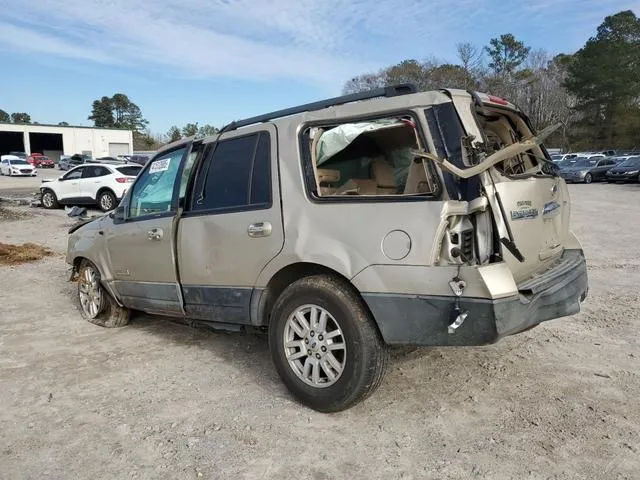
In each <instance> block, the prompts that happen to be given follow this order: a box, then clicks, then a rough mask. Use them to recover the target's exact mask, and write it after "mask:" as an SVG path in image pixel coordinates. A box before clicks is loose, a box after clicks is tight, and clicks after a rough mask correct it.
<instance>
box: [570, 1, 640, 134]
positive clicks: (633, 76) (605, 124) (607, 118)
mask: <svg viewBox="0 0 640 480" xmlns="http://www.w3.org/2000/svg"><path fill="white" fill-rule="evenodd" d="M568 72H569V75H568V78H567V81H566V83H565V85H566V87H567V89H568V90H569V91H570V92H571V93H572V94H574V95H575V96H576V98H577V99H578V103H577V105H576V110H577V111H578V112H579V113H580V117H581V119H580V124H579V125H577V126H576V127H577V130H578V131H579V135H580V136H581V137H584V138H585V139H588V141H587V142H585V143H586V144H594V145H595V144H602V145H606V146H607V147H609V146H613V145H625V146H627V145H629V146H633V145H635V142H636V141H637V140H636V138H637V133H634V134H633V135H632V137H633V138H629V137H628V136H627V135H628V134H625V133H624V132H625V131H626V130H627V129H626V128H625V127H626V126H628V125H630V124H637V123H638V114H639V112H638V100H639V98H640V19H638V17H636V15H635V14H634V13H633V12H632V11H630V10H628V11H623V12H620V13H617V14H615V15H611V16H608V17H606V18H605V19H604V22H603V23H602V24H601V25H600V26H599V27H598V31H597V34H596V36H595V37H592V38H590V39H589V40H588V41H587V43H586V45H585V46H584V47H583V48H581V49H580V50H579V51H578V52H577V53H576V54H575V55H574V56H573V59H572V60H570V61H568Z"/></svg>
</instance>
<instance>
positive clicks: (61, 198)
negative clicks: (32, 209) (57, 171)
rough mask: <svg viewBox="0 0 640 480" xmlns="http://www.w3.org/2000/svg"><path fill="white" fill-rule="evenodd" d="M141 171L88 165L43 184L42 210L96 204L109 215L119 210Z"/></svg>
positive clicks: (45, 181) (127, 167)
mask: <svg viewBox="0 0 640 480" xmlns="http://www.w3.org/2000/svg"><path fill="white" fill-rule="evenodd" d="M141 169H142V167H141V166H140V165H132V164H124V165H109V164H94V163H87V164H84V165H80V166H78V167H76V168H73V169H71V170H69V171H68V172H67V173H65V174H64V175H62V176H60V177H59V178H57V179H56V180H43V181H42V185H41V186H40V192H41V194H42V206H43V207H44V208H58V207H59V205H69V204H73V205H90V204H97V205H98V206H99V207H100V209H101V210H103V211H105V212H107V211H109V210H113V209H114V208H116V207H117V206H118V203H119V202H120V200H121V199H122V197H124V194H125V193H126V192H127V189H128V188H129V187H130V186H131V184H132V183H133V181H134V180H135V178H136V176H137V175H138V173H139V172H140V170H141Z"/></svg>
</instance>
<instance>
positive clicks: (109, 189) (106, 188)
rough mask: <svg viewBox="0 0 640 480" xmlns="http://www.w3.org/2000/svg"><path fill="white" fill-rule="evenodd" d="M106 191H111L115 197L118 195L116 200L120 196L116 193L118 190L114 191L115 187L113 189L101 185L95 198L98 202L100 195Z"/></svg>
mask: <svg viewBox="0 0 640 480" xmlns="http://www.w3.org/2000/svg"><path fill="white" fill-rule="evenodd" d="M104 192H109V193H111V194H112V195H113V196H114V197H116V200H117V199H118V196H117V195H116V192H114V191H113V189H112V188H111V187H107V186H104V187H100V188H99V189H98V191H97V192H96V198H95V201H96V202H97V201H98V199H99V198H100V195H102V194H103V193H104Z"/></svg>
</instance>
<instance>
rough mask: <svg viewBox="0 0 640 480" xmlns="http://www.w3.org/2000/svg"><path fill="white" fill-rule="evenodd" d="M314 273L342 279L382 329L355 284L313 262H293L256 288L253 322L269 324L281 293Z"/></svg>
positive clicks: (252, 302) (336, 272) (258, 324)
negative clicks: (262, 286)
mask: <svg viewBox="0 0 640 480" xmlns="http://www.w3.org/2000/svg"><path fill="white" fill-rule="evenodd" d="M314 275H330V276H333V277H336V278H338V279H340V280H341V281H342V282H343V283H344V284H345V285H347V286H348V287H349V288H350V289H351V290H352V291H353V292H354V293H355V294H356V295H357V296H358V297H359V298H360V300H361V301H362V305H363V306H364V308H365V309H366V310H367V311H368V312H369V314H370V315H371V318H373V320H374V323H375V324H376V327H377V328H378V331H379V330H380V327H379V326H378V322H377V320H376V319H375V317H374V316H373V313H372V312H371V310H370V309H369V306H368V305H367V303H366V302H365V301H364V299H363V298H362V295H361V294H360V291H359V290H358V289H357V288H356V287H355V285H354V284H353V283H352V282H351V281H350V280H349V279H348V278H347V277H345V276H344V275H343V274H341V273H340V272H338V271H337V270H334V269H332V268H329V267H327V266H324V265H321V264H319V263H313V262H296V263H291V264H289V265H287V266H285V267H283V268H281V269H280V270H278V272H276V273H275V274H274V275H273V276H272V277H271V279H269V282H268V283H267V286H266V287H265V288H264V289H255V290H254V292H253V294H252V296H251V323H252V324H253V325H255V326H261V327H266V326H268V325H269V323H270V321H271V311H272V310H273V306H274V304H275V302H276V300H277V299H278V297H279V296H280V294H281V293H282V292H283V291H284V290H285V289H286V288H287V287H288V286H289V285H291V284H292V283H294V282H296V281H298V280H300V279H302V278H305V277H311V276H314Z"/></svg>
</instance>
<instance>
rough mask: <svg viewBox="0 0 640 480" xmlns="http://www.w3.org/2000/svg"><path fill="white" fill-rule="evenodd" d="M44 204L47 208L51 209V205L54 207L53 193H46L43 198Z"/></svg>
mask: <svg viewBox="0 0 640 480" xmlns="http://www.w3.org/2000/svg"><path fill="white" fill-rule="evenodd" d="M42 204H43V205H44V206H45V207H50V206H51V205H53V193H51V192H46V193H45V194H44V195H43V196H42Z"/></svg>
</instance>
